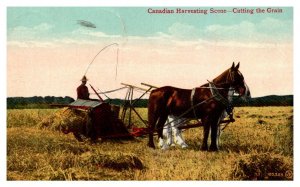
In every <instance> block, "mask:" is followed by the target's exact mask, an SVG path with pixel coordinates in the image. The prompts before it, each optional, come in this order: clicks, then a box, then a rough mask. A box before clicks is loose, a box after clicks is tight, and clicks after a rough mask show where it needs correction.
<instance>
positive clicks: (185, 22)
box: [7, 7, 293, 41]
mask: <svg viewBox="0 0 300 187" xmlns="http://www.w3.org/2000/svg"><path fill="white" fill-rule="evenodd" d="M148 8H153V9H162V8H158V7H138V8H124V7H120V8H118V7H115V8H108V7H104V8H96V7H95V8H92V7H59V8H58V7H45V8H43V7H33V8H28V7H25V8H22V7H9V8H8V11H7V15H8V16H7V19H8V22H7V24H8V27H7V29H8V40H9V41H10V40H31V39H34V40H48V39H60V38H64V37H70V33H72V32H73V33H74V31H76V30H78V29H82V26H80V25H78V24H77V22H76V21H77V20H86V21H90V22H92V23H94V24H95V25H96V26H97V28H95V29H91V28H89V30H90V31H91V32H101V33H104V34H106V35H124V31H123V28H122V27H123V26H122V23H121V22H123V23H124V25H125V28H126V33H125V34H126V35H127V36H139V37H149V36H157V35H161V34H166V35H173V36H176V37H179V38H180V37H183V38H185V39H194V38H202V39H206V40H209V39H211V38H215V37H217V38H218V39H223V40H233V39H234V40H245V39H247V38H249V37H250V38H249V39H250V40H252V39H253V40H257V41H259V40H260V37H261V38H265V36H268V38H270V39H271V40H272V39H275V40H278V37H279V38H282V39H283V40H286V39H288V40H291V39H292V30H293V27H292V24H293V9H292V8H289V7H286V8H282V9H283V13H279V14H252V15H249V14H233V13H227V14H207V15H203V14H149V13H148V12H147V10H148ZM180 8H185V9H195V8H196V7H193V8H188V7H180ZM199 8H200V9H208V10H209V9H210V8H211V7H199ZM214 8H215V7H214ZM223 8H224V7H223ZM223 8H220V9H223ZM255 8H256V7H255ZM265 8H266V7H265ZM168 9H170V10H171V9H176V8H174V7H173V8H170V7H168ZM215 9H218V8H215ZM226 9H227V10H232V7H231V8H230V7H227V8H226ZM248 9H251V7H249V8H248ZM119 16H120V17H121V19H122V20H121V19H120V18H119ZM85 29H87V28H85ZM35 31H36V32H35ZM249 32H251V33H249ZM257 33H259V35H263V36H257V37H256V35H257ZM81 34H82V33H81ZM76 37H77V39H79V38H81V36H80V35H79V34H78V33H77V36H76ZM82 37H84V36H83V35H82ZM73 38H74V37H73ZM90 39H91V40H94V38H90Z"/></svg>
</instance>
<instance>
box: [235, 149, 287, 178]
mask: <svg viewBox="0 0 300 187" xmlns="http://www.w3.org/2000/svg"><path fill="white" fill-rule="evenodd" d="M232 175H233V178H234V179H238V180H293V162H292V160H291V159H288V158H287V157H284V156H282V155H271V154H270V153H256V154H250V155H243V156H242V157H241V158H240V159H239V160H237V161H236V163H235V166H234V170H233V172H232Z"/></svg>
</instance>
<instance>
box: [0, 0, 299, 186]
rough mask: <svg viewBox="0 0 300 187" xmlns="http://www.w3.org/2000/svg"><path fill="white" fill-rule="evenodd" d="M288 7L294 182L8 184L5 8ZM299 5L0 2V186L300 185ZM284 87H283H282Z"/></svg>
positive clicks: (177, 0) (227, 0) (175, 0)
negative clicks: (290, 17)
mask: <svg viewBox="0 0 300 187" xmlns="http://www.w3.org/2000/svg"><path fill="white" fill-rule="evenodd" d="M270 5H271V6H273V7H274V6H287V7H294V20H293V21H294V67H293V68H294V181H293V182H282V181H280V182H255V183H254V182H239V181H237V182H225V181H224V182H223V181H222V182H216V181H212V182H210V181H209V182H205V181H204V182H203V181H200V182H198V181H196V182H193V181H171V182H161V181H135V182H131V181H119V182H103V181H94V182H40V181H35V182H27V181H20V182H10V181H8V182H7V181H6V88H7V86H6V84H7V81H6V79H7V78H6V67H7V66H6V63H7V53H6V8H7V7H14V6H17V7H20V6H25V7H30V6H42V7H44V6H50V7H51V6H56V7H70V6H80V7H87V6H98V7H100V6H104V7H110V6H114V7H148V6H206V7H222V6H224V7H227V6H252V7H253V6H270ZM299 11H300V10H299V6H298V5H297V0H285V1H283V0H264V1H262V0H251V1H250V0H249V1H244V0H210V1H206V0H197V1H196V0H172V1H165V0H142V1H141V0H135V1H129V0H127V1H126V0H109V1H102V0H78V1H75V0H73V1H70V0H59V1H56V0H52V1H50V0H47V1H44V0H43V1H41V0H1V2H0V23H1V25H5V29H1V33H0V45H1V50H0V58H1V61H0V66H1V67H0V71H1V79H0V81H1V85H2V86H3V87H2V88H1V92H0V93H1V101H0V102H1V103H0V114H1V123H0V124H1V130H0V133H1V136H0V137H1V139H0V148H1V151H0V164H1V171H0V185H1V186H22V187H23V186H30V187H31V186H53V185H59V186H61V185H64V186H72V187H74V186H83V185H85V186H86V185H88V186H100V185H101V186H102V185H103V186H107V187H109V186H113V187H115V186H121V185H122V186H125V185H126V186H127V185H128V186H131V187H135V186H138V187H141V186H151V187H152V186H166V185H168V186H169V185H172V186H173V185H176V186H177V185H178V186H183V185H184V186H187V185H189V186H199V185H205V186H206V185H209V186H219V185H222V186H223V185H225V186H230V187H234V186H238V187H240V186H253V185H258V186H263V185H264V186H265V185H272V186H275V185H278V186H284V185H289V186H299V168H300V166H299V156H300V155H299V136H297V134H296V133H297V132H298V131H299V130H300V128H299V127H298V125H300V123H299V122H300V121H299V108H298V107H299V99H297V97H298V98H299V88H298V87H299V86H297V85H296V83H298V82H299V81H298V80H299V73H298V72H297V70H300V67H299V63H300V61H299V52H298V51H299V36H298V35H299ZM282 86H284V85H282Z"/></svg>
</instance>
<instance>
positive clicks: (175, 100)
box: [148, 63, 250, 151]
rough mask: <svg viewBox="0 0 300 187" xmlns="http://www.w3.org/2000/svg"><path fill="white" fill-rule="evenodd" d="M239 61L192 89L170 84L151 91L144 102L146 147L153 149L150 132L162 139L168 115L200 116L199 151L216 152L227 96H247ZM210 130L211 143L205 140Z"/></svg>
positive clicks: (227, 102) (197, 117)
mask: <svg viewBox="0 0 300 187" xmlns="http://www.w3.org/2000/svg"><path fill="white" fill-rule="evenodd" d="M239 65H240V64H239V63H238V64H237V65H236V66H235V64H234V63H233V64H232V66H231V68H229V69H227V70H226V71H224V72H223V73H222V74H220V75H219V76H218V77H216V78H215V79H213V81H211V82H208V83H206V84H204V85H202V86H200V87H197V88H194V89H190V90H189V89H180V88H175V87H171V86H165V87H160V88H157V89H154V90H152V92H151V94H150V96H149V103H148V123H149V124H148V128H149V142H148V146H150V147H152V148H155V145H154V142H153V134H154V132H155V131H157V133H158V137H159V139H163V128H164V125H165V123H166V120H167V118H168V116H169V115H172V116H175V117H177V118H179V119H182V118H189V119H201V122H202V124H203V127H204V133H203V134H204V136H203V142H202V146H201V150H211V151H217V150H218V146H217V137H218V128H219V122H220V120H221V118H222V116H223V113H224V111H225V110H226V109H227V108H228V107H230V102H229V100H228V97H229V96H230V93H233V92H236V93H238V94H239V96H244V97H246V96H250V92H249V89H248V86H247V84H246V83H245V80H244V77H243V75H242V73H241V72H240V71H239ZM210 130H211V145H210V147H209V149H208V145H207V140H208V136H209V132H210Z"/></svg>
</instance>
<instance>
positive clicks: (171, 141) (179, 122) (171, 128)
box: [158, 86, 251, 150]
mask: <svg viewBox="0 0 300 187" xmlns="http://www.w3.org/2000/svg"><path fill="white" fill-rule="evenodd" d="M246 89H249V88H248V86H246ZM229 90H230V91H229V94H228V100H229V102H232V96H233V89H231V88H230V89H229ZM250 97H251V96H250ZM228 115H229V114H227V112H226V110H224V111H223V114H222V115H221V116H220V118H219V122H218V123H219V126H220V122H221V120H222V119H224V118H225V117H226V116H228ZM186 120H187V119H185V118H176V117H175V116H173V115H169V116H168V120H167V121H166V123H165V125H164V129H163V137H164V138H165V139H166V141H165V140H164V139H163V138H159V140H158V141H159V142H158V145H159V147H160V148H161V149H163V150H165V149H168V148H169V147H170V146H175V144H177V145H179V146H181V148H183V149H185V148H187V147H188V145H187V143H185V141H184V139H183V137H182V130H180V129H178V127H180V126H183V125H184V124H185V121H186ZM219 128H220V127H219ZM220 133H221V132H220V129H219V130H218V141H217V144H219V143H220V142H219V141H220V140H219V137H220Z"/></svg>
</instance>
